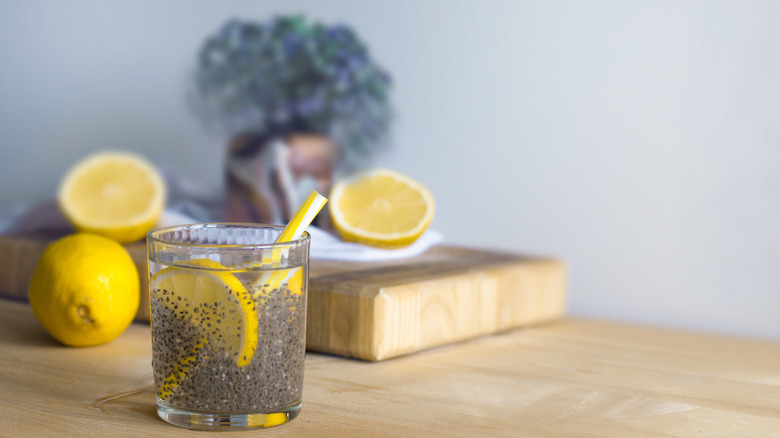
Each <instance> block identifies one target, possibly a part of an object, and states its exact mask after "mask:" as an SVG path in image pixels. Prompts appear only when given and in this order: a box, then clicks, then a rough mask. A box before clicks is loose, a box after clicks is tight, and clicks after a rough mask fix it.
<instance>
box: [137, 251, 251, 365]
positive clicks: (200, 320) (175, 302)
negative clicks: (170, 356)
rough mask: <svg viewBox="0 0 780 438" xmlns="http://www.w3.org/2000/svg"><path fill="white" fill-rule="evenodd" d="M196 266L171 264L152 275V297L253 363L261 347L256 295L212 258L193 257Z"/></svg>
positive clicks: (243, 361)
mask: <svg viewBox="0 0 780 438" xmlns="http://www.w3.org/2000/svg"><path fill="white" fill-rule="evenodd" d="M189 264H191V265H192V268H188V267H187V268H184V267H169V268H165V269H163V270H161V271H160V272H158V273H156V274H155V275H154V276H152V278H151V280H150V282H149V284H150V290H151V294H152V298H153V299H155V300H157V302H159V303H161V304H162V305H163V306H165V307H167V308H169V310H171V311H172V312H173V313H174V314H175V315H176V316H177V317H179V318H182V319H185V320H190V321H192V323H193V324H195V325H196V326H197V327H201V328H203V331H204V333H203V336H204V337H205V338H206V342H207V343H208V344H210V345H211V346H212V347H214V348H216V349H217V350H219V351H220V352H221V353H227V354H228V355H229V356H231V357H233V358H234V360H235V362H236V365H238V366H240V367H241V366H245V365H247V364H249V362H250V361H251V360H252V357H253V356H254V354H255V349H256V348H257V326H258V319H257V311H256V309H255V304H254V301H253V299H252V295H251V294H250V293H249V291H247V290H246V288H245V287H244V285H243V284H241V281H240V280H239V279H238V278H237V277H236V276H235V275H233V274H232V273H231V272H230V271H226V270H225V269H226V268H225V267H224V266H223V265H222V264H220V263H218V262H215V261H212V260H209V259H198V260H192V261H191V262H190V263H189Z"/></svg>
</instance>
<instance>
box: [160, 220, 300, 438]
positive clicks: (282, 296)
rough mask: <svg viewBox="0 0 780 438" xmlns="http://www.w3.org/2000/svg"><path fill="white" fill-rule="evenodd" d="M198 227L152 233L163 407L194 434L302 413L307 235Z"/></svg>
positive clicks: (262, 228)
mask: <svg viewBox="0 0 780 438" xmlns="http://www.w3.org/2000/svg"><path fill="white" fill-rule="evenodd" d="M279 232H281V227H268V226H256V225H246V224H199V225H188V226H184V227H173V228H170V229H161V230H156V231H153V232H152V233H150V235H149V241H148V242H149V245H148V251H149V274H150V302H151V325H152V351H153V352H152V367H153V369H154V381H155V393H156V394H157V411H158V414H159V415H160V417H161V418H163V419H164V420H166V421H168V422H170V423H173V424H176V425H180V426H184V427H189V428H194V429H207V430H215V429H223V430H224V429H230V430H233V429H250V428H258V427H269V426H274V425H277V424H282V423H285V422H287V421H290V420H292V419H294V418H295V417H296V416H297V415H298V413H299V410H300V407H301V395H302V393H301V391H302V387H303V369H304V353H305V339H306V291H307V280H308V243H309V240H308V239H309V238H308V235H305V236H304V237H303V238H302V239H301V240H299V241H294V242H288V243H285V244H272V243H268V242H273V240H274V239H275V238H276V236H278V234H279Z"/></svg>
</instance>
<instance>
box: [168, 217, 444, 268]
mask: <svg viewBox="0 0 780 438" xmlns="http://www.w3.org/2000/svg"><path fill="white" fill-rule="evenodd" d="M193 222H197V221H196V220H195V219H193V218H191V217H189V216H187V215H186V214H183V213H181V212H178V211H174V210H168V209H166V210H165V211H163V213H162V214H161V215H160V219H159V220H158V221H157V226H159V227H162V226H172V225H182V224H190V223H193ZM306 231H308V232H309V234H310V235H311V247H310V254H309V256H310V257H311V258H312V259H314V260H341V261H347V262H378V261H383V260H399V259H405V258H409V257H414V256H417V255H420V254H422V253H424V252H425V251H427V250H428V249H429V248H431V247H433V246H435V245H437V244H439V243H441V241H442V240H443V237H442V234H441V233H439V232H438V231H435V230H427V231H426V232H425V233H423V235H422V236H420V238H419V239H417V240H416V241H414V243H412V244H411V245H409V246H407V247H404V248H399V249H381V248H374V247H372V246H368V245H362V244H360V243H352V242H345V241H343V240H341V239H340V238H339V237H337V236H334V235H333V234H331V233H328V232H327V231H325V230H323V229H321V228H318V227H315V226H314V225H310V226H309V227H308V228H306Z"/></svg>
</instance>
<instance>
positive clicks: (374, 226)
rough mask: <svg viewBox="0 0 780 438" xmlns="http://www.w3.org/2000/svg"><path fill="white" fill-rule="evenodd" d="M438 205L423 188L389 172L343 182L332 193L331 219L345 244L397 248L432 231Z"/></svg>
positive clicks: (336, 185)
mask: <svg viewBox="0 0 780 438" xmlns="http://www.w3.org/2000/svg"><path fill="white" fill-rule="evenodd" d="M434 210H435V204H434V202H433V196H432V195H431V193H430V191H428V189H426V188H425V187H424V186H423V185H422V184H420V183H418V182H417V181H415V180H413V179H411V178H409V177H408V176H405V175H402V174H400V173H398V172H394V171H392V170H387V169H376V170H372V171H369V172H366V173H362V174H358V175H356V176H353V177H351V178H348V179H345V180H341V181H338V182H336V184H334V185H333V189H332V190H331V192H330V215H331V218H332V219H333V225H334V226H335V228H336V230H337V231H338V232H339V234H340V235H341V237H342V238H343V239H344V240H348V241H353V242H360V243H365V244H368V245H373V246H378V247H390V248H394V247H395V248H397V247H403V246H406V245H409V244H411V243H413V242H414V241H415V240H417V238H418V237H420V236H421V235H422V233H423V232H424V231H425V230H426V229H427V228H428V226H429V225H430V223H431V220H432V219H433V213H434Z"/></svg>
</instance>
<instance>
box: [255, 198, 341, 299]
mask: <svg viewBox="0 0 780 438" xmlns="http://www.w3.org/2000/svg"><path fill="white" fill-rule="evenodd" d="M326 202H328V199H327V198H325V197H324V196H322V195H320V194H319V193H317V191H316V190H313V191H312V192H311V194H310V195H309V197H308V199H306V202H304V203H303V205H301V207H300V208H299V209H298V211H297V212H296V213H295V216H293V218H292V219H290V222H288V223H287V226H286V227H284V230H283V231H282V234H280V235H279V237H278V238H277V239H276V241H275V243H282V242H291V241H293V240H296V239H299V238H300V237H301V236H302V235H303V232H304V231H305V230H306V227H308V226H309V225H310V224H311V222H312V221H313V220H314V218H315V217H317V214H318V213H319V212H320V210H322V207H323V206H324V205H325V203H326ZM287 251H288V248H283V249H281V248H277V249H274V250H273V251H272V252H271V258H270V260H269V259H265V260H264V263H269V264H273V262H275V261H281V259H282V255H286V254H287ZM298 269H300V268H294V269H287V270H284V271H273V273H270V272H266V273H265V274H263V275H262V276H261V277H260V278H259V279H258V280H257V282H256V283H255V286H256V287H255V288H254V290H255V291H258V292H259V290H260V289H262V286H263V285H269V286H270V290H273V289H276V288H278V287H280V286H281V285H282V284H284V283H286V282H287V281H288V280H290V278H292V277H293V275H295V273H296V271H297V270H298ZM255 293H257V292H255ZM292 293H300V292H298V291H294V292H292Z"/></svg>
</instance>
